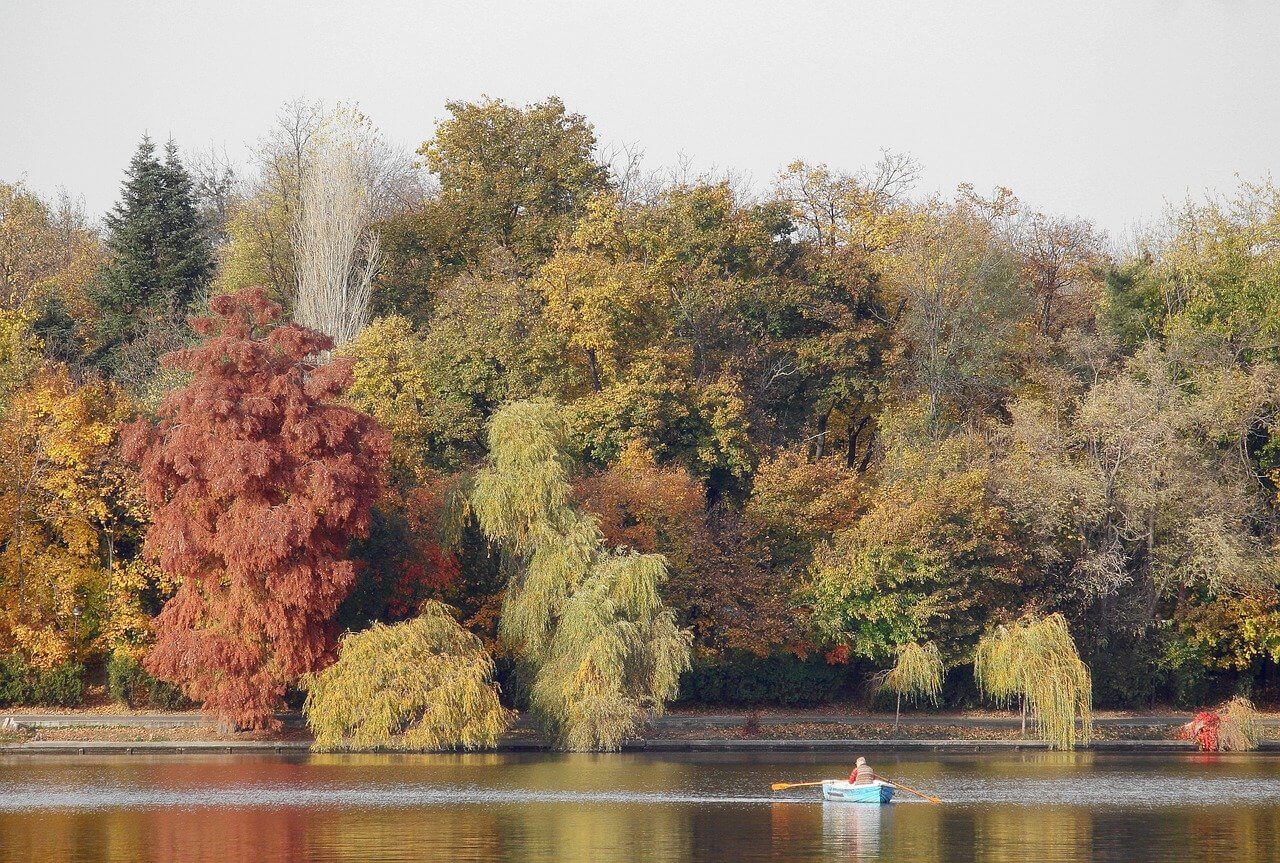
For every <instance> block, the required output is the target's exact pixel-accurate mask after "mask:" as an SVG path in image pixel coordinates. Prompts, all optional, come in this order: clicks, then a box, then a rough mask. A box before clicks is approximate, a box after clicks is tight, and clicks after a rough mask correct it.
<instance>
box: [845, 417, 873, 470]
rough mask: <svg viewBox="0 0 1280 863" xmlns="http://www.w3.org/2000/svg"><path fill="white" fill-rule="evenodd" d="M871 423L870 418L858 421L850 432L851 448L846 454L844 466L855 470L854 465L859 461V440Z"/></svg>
mask: <svg viewBox="0 0 1280 863" xmlns="http://www.w3.org/2000/svg"><path fill="white" fill-rule="evenodd" d="M869 422H871V417H870V416H865V417H863V418H862V419H860V420H858V424H857V425H856V426H853V427H851V428H850V430H849V446H848V447H847V448H846V449H845V453H844V466H845V467H847V468H849V469H850V470H853V467H854V464H855V463H856V462H857V460H858V438H860V437H862V430H863V429H865V428H866V427H867V423H869Z"/></svg>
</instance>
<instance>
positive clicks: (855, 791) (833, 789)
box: [822, 779, 893, 804]
mask: <svg viewBox="0 0 1280 863" xmlns="http://www.w3.org/2000/svg"><path fill="white" fill-rule="evenodd" d="M822 799H823V800H838V801H840V802H841V803H875V804H880V803H888V802H889V801H890V800H892V799H893V786H892V785H889V784H888V783H886V782H881V781H880V780H879V779H877V780H875V781H874V782H871V783H869V784H866V785H854V784H853V783H852V782H850V781H848V780H847V779H828V780H826V781H825V782H823V783H822Z"/></svg>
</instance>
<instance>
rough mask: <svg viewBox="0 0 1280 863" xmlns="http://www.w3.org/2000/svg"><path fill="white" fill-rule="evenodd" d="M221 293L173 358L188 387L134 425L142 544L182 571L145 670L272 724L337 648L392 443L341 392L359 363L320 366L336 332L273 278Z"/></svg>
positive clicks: (131, 448) (213, 705)
mask: <svg viewBox="0 0 1280 863" xmlns="http://www.w3.org/2000/svg"><path fill="white" fill-rule="evenodd" d="M210 305H211V308H212V311H213V314H212V315H211V316H210V317H207V318H200V319H196V320H194V321H192V326H193V327H194V328H195V330H196V332H197V333H199V334H200V335H201V336H203V337H204V340H203V342H202V343H201V344H199V345H197V346H196V347H193V348H189V349H187V350H181V351H177V352H175V353H172V354H169V355H168V356H167V357H166V358H165V362H166V364H167V365H169V366H171V367H174V368H178V369H183V370H186V371H188V372H190V373H191V376H192V377H191V381H190V383H188V384H187V385H186V386H184V387H182V388H181V389H177V390H174V391H173V392H171V393H170V394H169V395H168V396H167V397H166V398H165V400H164V402H163V403H162V405H161V407H160V410H159V416H160V419H159V422H158V423H152V422H151V421H149V420H146V419H140V420H137V421H136V422H134V423H132V424H130V425H129V426H128V427H126V429H125V434H124V454H125V457H126V458H128V459H129V460H130V461H133V462H135V463H137V464H138V465H139V467H140V469H141V476H142V482H143V493H144V494H145V495H146V498H147V500H148V501H149V502H150V503H151V505H152V507H153V509H154V512H153V515H152V525H151V529H150V531H149V532H148V534H147V538H146V545H145V549H144V551H145V553H146V554H147V555H148V556H149V557H150V558H152V559H154V560H156V561H157V562H158V563H159V564H160V566H161V567H162V568H163V569H164V571H165V572H167V573H169V574H170V575H172V576H175V577H176V578H178V579H180V582H181V586H180V587H179V589H178V592H177V594H176V595H175V596H174V597H173V598H172V599H170V600H169V602H168V603H166V605H165V607H164V610H163V611H161V613H160V615H159V617H157V618H156V622H155V628H156V643H155V647H154V649H153V650H152V652H151V654H150V655H149V656H148V658H147V660H146V667H147V669H148V670H149V671H150V672H151V673H152V674H155V675H156V676H157V677H160V678H163V679H165V680H170V681H173V682H174V683H177V684H179V685H180V686H181V687H182V689H183V691H184V692H185V693H186V694H187V695H188V696H190V697H191V698H194V699H197V700H200V701H203V702H204V704H205V707H206V708H207V709H210V710H215V711H217V712H218V714H219V715H220V717H221V719H222V721H224V722H226V723H229V724H231V725H233V726H235V727H240V728H264V727H271V726H272V725H273V724H274V719H273V717H272V714H273V712H274V711H275V709H276V708H277V707H278V706H279V705H280V702H281V699H282V697H283V696H284V694H285V691H286V689H287V687H288V686H289V685H290V684H291V683H293V682H295V681H296V680H297V679H298V678H299V677H300V676H301V675H303V674H306V673H308V672H313V671H317V670H319V669H320V668H321V667H322V666H323V665H324V663H325V661H326V660H327V659H328V657H329V653H330V650H331V648H332V646H333V635H334V633H333V632H332V631H331V630H332V626H331V620H332V617H333V614H334V611H335V610H336V609H337V606H338V603H339V602H340V601H341V600H342V598H343V597H344V596H345V595H346V593H347V591H348V589H349V588H350V586H351V583H352V580H353V579H354V575H355V571H354V566H353V564H352V562H351V561H350V560H349V559H347V548H348V544H349V543H350V541H351V540H352V539H353V538H354V537H359V536H363V535H364V534H366V533H367V531H368V529H369V510H370V507H371V506H372V504H373V502H374V500H375V499H376V498H377V496H378V493H379V491H380V489H381V487H382V482H383V473H384V470H385V465H386V459H387V452H388V448H389V445H390V441H389V438H388V435H387V433H386V431H385V430H384V429H382V427H381V426H379V425H378V424H377V423H376V422H375V421H374V420H373V419H372V418H370V417H368V416H366V415H364V414H362V413H359V412H357V411H354V410H352V409H350V408H348V407H343V406H341V405H339V404H336V403H335V401H334V400H335V399H336V397H337V396H338V395H340V394H341V393H342V391H343V390H344V389H345V387H346V386H347V385H348V383H349V381H350V374H351V369H350V364H349V363H348V362H345V361H342V360H335V361H333V362H331V363H329V364H327V365H322V366H318V365H316V364H315V363H314V362H313V358H314V357H315V356H316V355H317V354H318V353H319V352H321V351H326V350H329V349H330V348H331V347H332V343H331V340H330V339H329V338H328V337H327V336H324V335H321V334H320V333H317V332H315V331H313V330H308V329H306V328H304V327H300V326H297V325H295V324H288V325H281V324H279V318H280V312H281V309H280V307H279V306H278V305H277V304H275V303H272V302H270V301H269V300H268V299H267V295H266V292H265V291H263V290H261V289H257V288H255V289H249V290H246V291H242V292H240V293H238V294H235V295H230V296H221V297H217V298H216V299H214V300H213V301H212V303H211V304H210Z"/></svg>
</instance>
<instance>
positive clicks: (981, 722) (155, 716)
mask: <svg viewBox="0 0 1280 863" xmlns="http://www.w3.org/2000/svg"><path fill="white" fill-rule="evenodd" d="M10 718H11V719H12V720H13V721H14V722H15V723H17V724H18V725H24V726H27V727H28V728H73V727H80V726H112V727H117V728H197V727H211V726H212V725H214V720H213V719H212V718H211V717H209V716H207V715H205V714H202V713H194V712H183V713H120V714H112V713H3V712H0V723H3V722H4V721H5V720H6V719H10ZM279 718H280V720H281V721H282V722H284V724H285V725H286V726H289V727H302V725H303V720H302V715H301V714H297V713H283V714H280V716H279ZM1190 718H1191V712H1190V711H1188V712H1186V713H1152V714H1126V715H1121V716H1095V717H1094V720H1093V724H1094V725H1095V726H1097V727H1100V728H1151V727H1158V726H1171V727H1172V726H1178V725H1182V724H1184V723H1186V722H1187V721H1188V720H1189V719H1190ZM751 721H753V722H754V723H755V724H756V725H762V726H763V725H777V726H786V725H848V726H865V725H893V724H894V719H893V715H892V714H884V713H867V714H856V713H833V712H831V711H828V710H823V711H816V710H815V711H798V710H788V711H767V710H762V711H760V712H758V713H753V712H750V711H737V712H726V713H681V712H676V713H668V714H666V715H664V716H661V717H659V718H657V719H656V720H654V722H653V728H654V730H656V731H671V730H687V729H691V728H735V727H739V726H742V725H745V724H747V723H748V722H751ZM1260 721H1261V723H1262V724H1263V725H1265V726H1268V727H1271V728H1280V716H1276V715H1272V716H1265V717H1263V718H1262V719H1261V720H1260ZM899 724H900V725H901V726H902V727H906V728H921V727H942V726H949V727H954V728H1018V727H1019V726H1020V725H1021V724H1022V720H1021V718H1020V717H1018V716H1012V715H1010V716H971V715H968V714H963V713H923V714H922V713H913V714H906V715H903V717H902V718H901V720H900V721H899ZM527 727H529V725H528V724H527V722H526V721H525V720H523V719H522V720H519V721H517V723H516V728H527Z"/></svg>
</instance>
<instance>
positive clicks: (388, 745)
mask: <svg viewBox="0 0 1280 863" xmlns="http://www.w3.org/2000/svg"><path fill="white" fill-rule="evenodd" d="M307 689H308V691H307V700H306V704H305V706H304V710H305V712H306V716H307V723H308V724H309V725H310V726H311V729H312V731H313V732H314V733H315V737H316V740H315V748H316V749H319V750H328V751H333V750H367V749H480V748H490V747H492V746H494V745H495V744H496V743H497V739H498V735H499V734H501V733H502V732H503V731H504V730H506V728H507V725H508V724H509V723H510V719H511V717H510V714H509V712H508V711H507V710H506V709H505V708H503V707H502V705H501V704H499V702H498V690H497V687H496V686H495V685H494V683H493V660H492V659H491V658H490V657H489V654H488V652H487V651H486V650H485V649H484V645H483V644H481V642H480V639H479V638H477V637H476V636H475V635H474V634H472V633H470V632H468V631H467V630H465V629H463V628H462V627H461V626H459V625H458V623H457V621H455V620H454V619H453V616H452V615H451V614H450V613H449V609H448V607H447V606H445V605H443V604H442V603H439V602H428V603H427V604H426V605H425V606H424V607H423V609H422V613H421V614H420V615H419V616H418V617H416V618H414V619H413V620H410V621H406V622H405V623H398V624H396V625H395V626H386V625H385V624H381V623H375V624H374V625H373V626H372V627H371V628H369V629H366V630H365V631H363V632H359V633H355V634H351V635H347V636H346V637H345V638H343V639H342V645H341V650H340V653H339V656H338V661H337V662H335V663H334V664H333V665H331V666H329V667H328V668H327V669H325V670H324V671H323V672H321V673H320V674H319V675H317V676H315V677H314V678H312V679H311V680H310V681H308V686H307Z"/></svg>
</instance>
